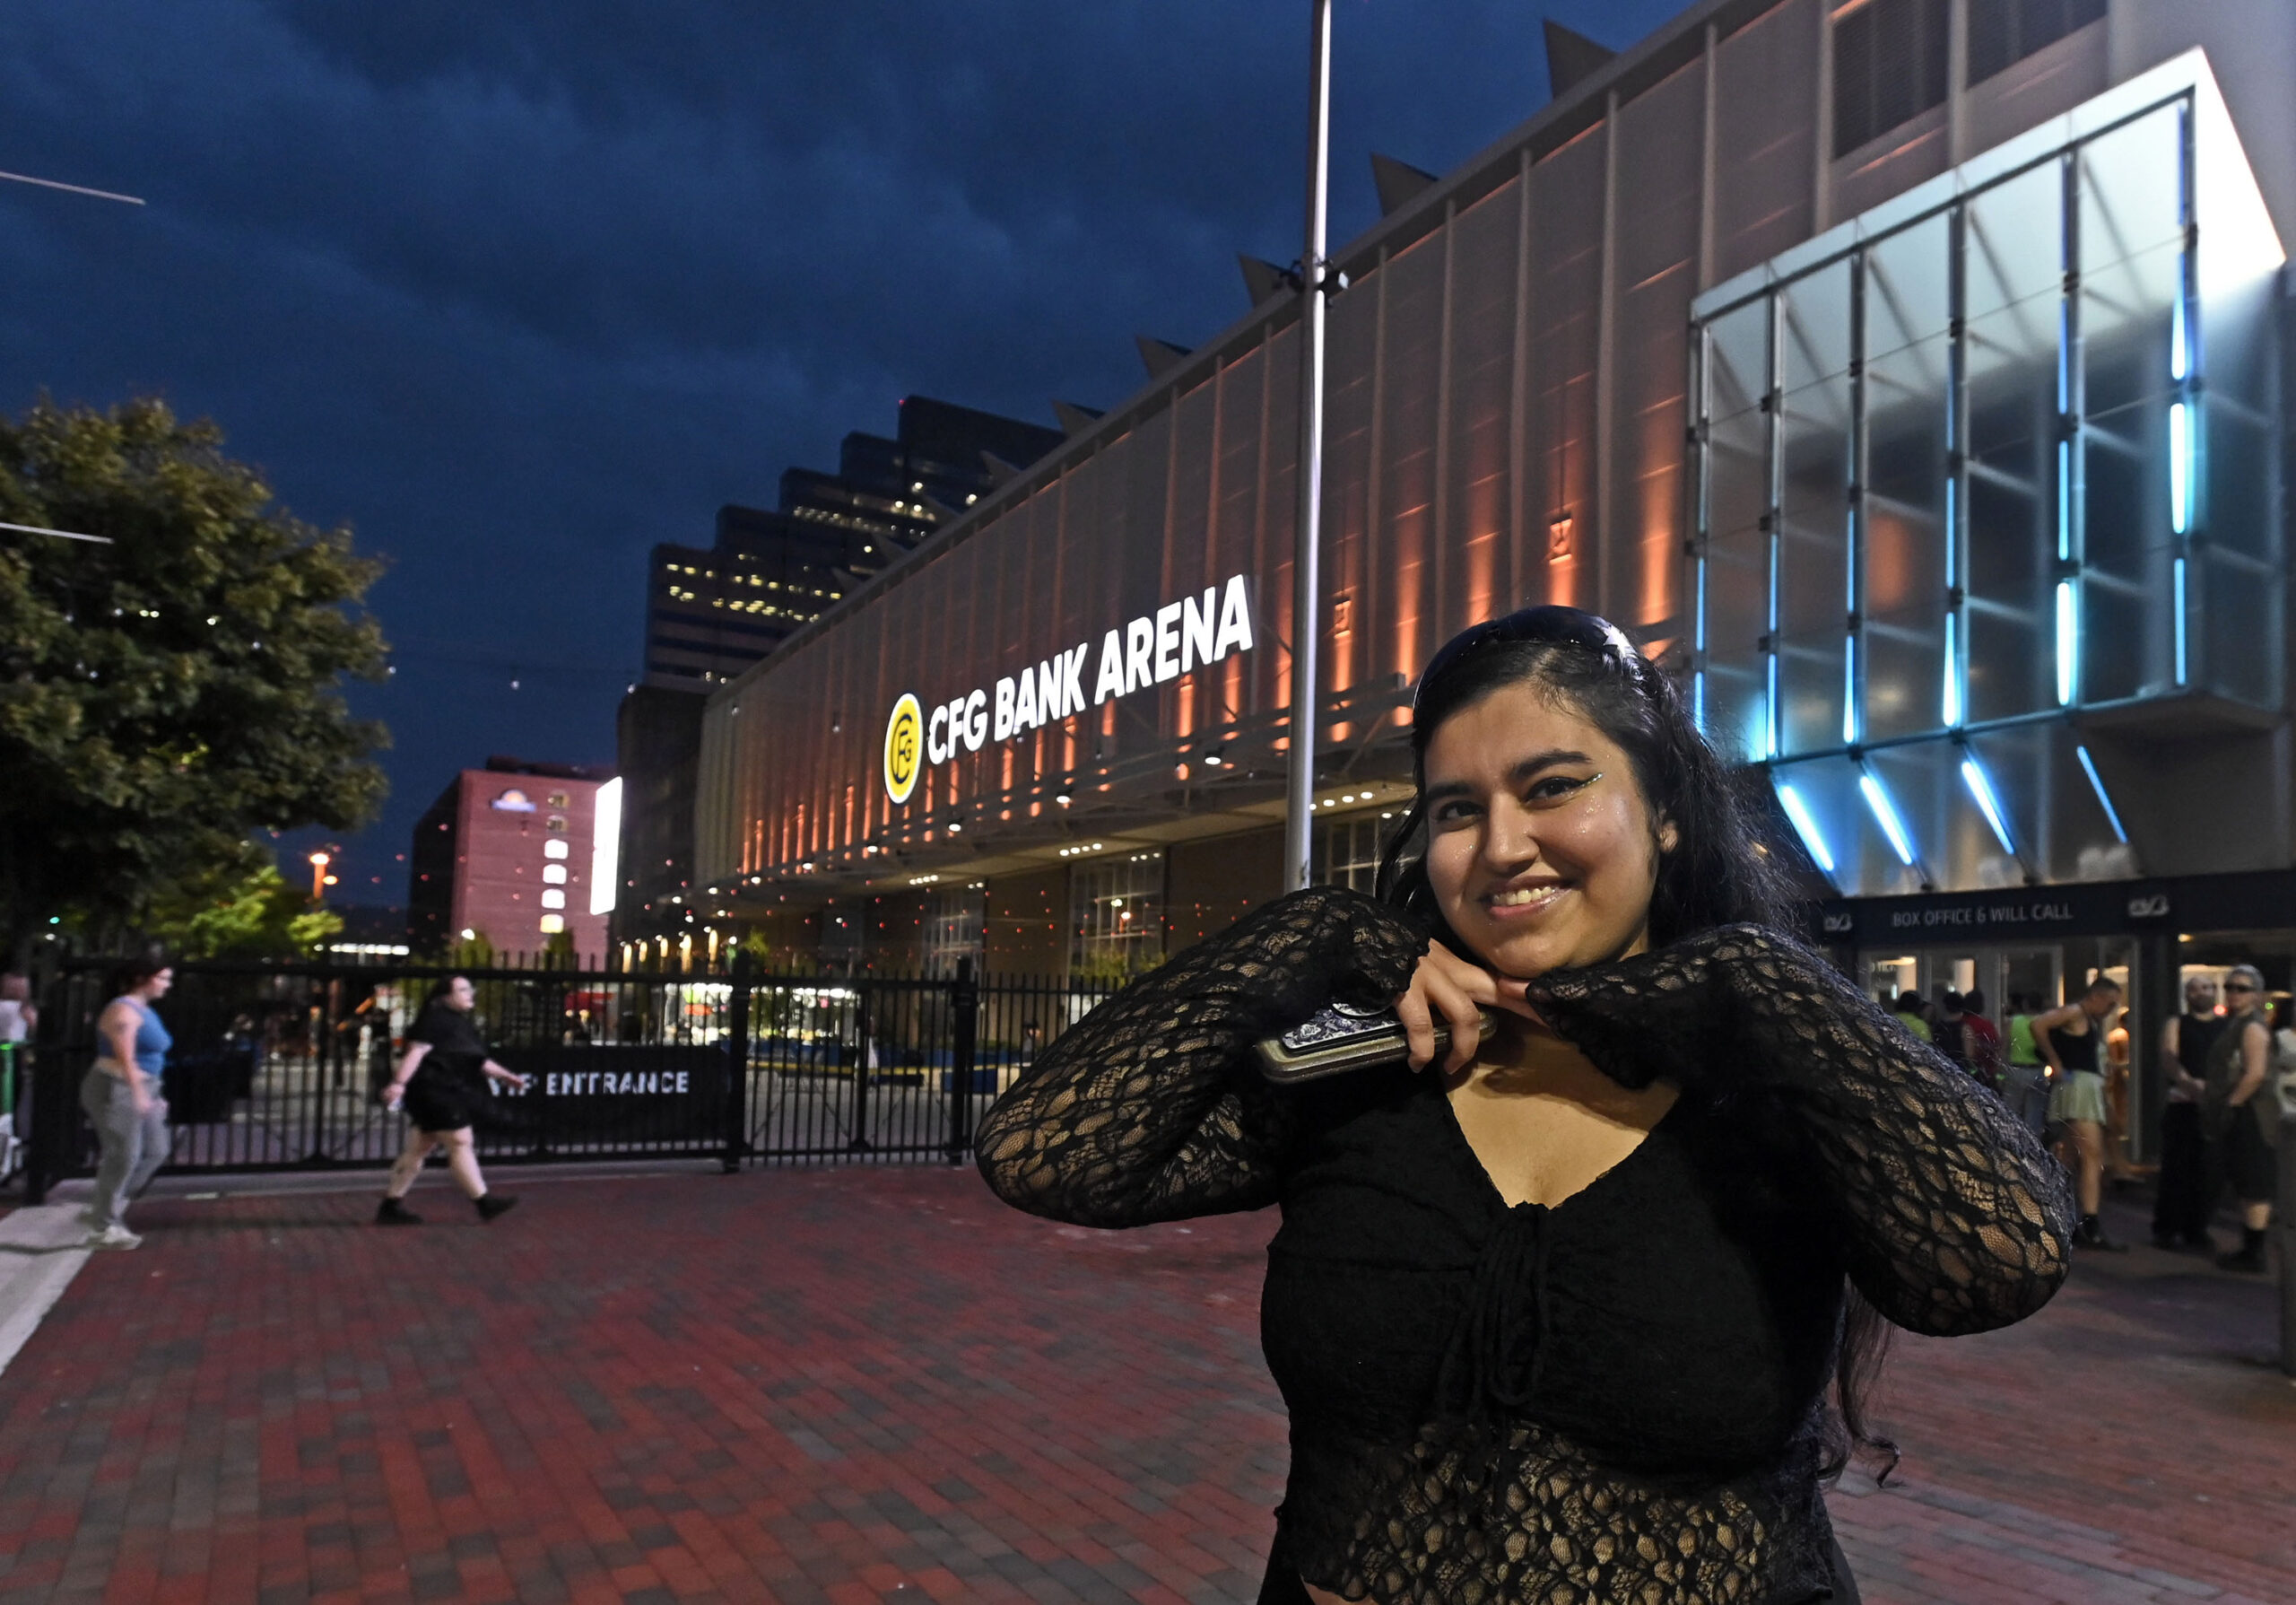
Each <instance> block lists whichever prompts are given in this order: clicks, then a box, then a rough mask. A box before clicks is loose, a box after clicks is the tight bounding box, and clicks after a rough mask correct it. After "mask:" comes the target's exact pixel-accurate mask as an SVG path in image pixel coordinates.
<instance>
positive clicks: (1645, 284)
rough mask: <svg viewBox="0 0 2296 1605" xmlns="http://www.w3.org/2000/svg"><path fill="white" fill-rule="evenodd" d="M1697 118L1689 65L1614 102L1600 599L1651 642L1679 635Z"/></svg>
mask: <svg viewBox="0 0 2296 1605" xmlns="http://www.w3.org/2000/svg"><path fill="white" fill-rule="evenodd" d="M1705 118H1706V87H1705V72H1704V68H1703V66H1702V65H1692V66H1688V67H1684V68H1683V69H1682V70H1681V71H1680V72H1677V73H1676V74H1674V76H1672V77H1671V78H1668V79H1666V80H1665V82H1664V83H1660V84H1658V85H1657V86H1656V87H1654V88H1652V89H1651V90H1649V91H1648V92H1645V93H1643V94H1640V95H1638V96H1637V97H1635V98H1634V99H1633V100H1629V101H1627V102H1626V103H1624V104H1623V105H1622V106H1621V107H1620V108H1619V109H1618V116H1617V118H1616V125H1615V126H1616V128H1617V137H1618V142H1619V149H1618V170H1619V173H1620V175H1621V184H1622V193H1621V196H1620V202H1621V205H1620V208H1619V214H1618V217H1617V221H1616V224H1615V231H1614V240H1615V249H1616V255H1617V259H1616V261H1615V262H1614V263H1613V265H1612V283H1611V293H1612V295H1613V298H1614V299H1615V301H1616V304H1617V309H1618V310H1617V314H1616V317H1615V319H1614V327H1615V333H1614V336H1613V339H1614V344H1615V352H1614V354H1613V359H1612V373H1613V388H1614V390H1615V394H1614V395H1613V397H1610V398H1608V405H1609V408H1610V412H1611V428H1612V431H1613V447H1612V461H1611V480H1612V483H1611V484H1610V486H1609V487H1608V490H1609V496H1610V509H1611V510H1610V514H1609V516H1608V517H1607V518H1606V519H1605V520H1604V540H1603V562H1604V565H1605V569H1606V570H1607V573H1606V574H1605V584H1604V586H1603V593H1604V596H1605V606H1606V607H1607V608H1608V609H1609V610H1610V615H1611V616H1612V617H1613V619H1615V620H1616V621H1617V622H1618V623H1620V624H1625V625H1628V626H1630V627H1631V628H1634V629H1635V630H1636V631H1637V632H1638V633H1639V634H1640V635H1641V636H1642V637H1643V638H1644V639H1645V641H1646V642H1647V643H1648V644H1650V645H1652V646H1657V645H1660V644H1663V643H1665V642H1670V641H1674V640H1676V639H1678V638H1679V637H1680V636H1681V634H1682V632H1683V605H1682V581H1683V556H1682V551H1683V545H1682V543H1683V536H1684V535H1685V534H1686V533H1687V523H1686V520H1685V519H1684V517H1683V484H1684V467H1685V458H1686V454H1685V453H1684V451H1683V420H1684V418H1685V417H1686V416H1688V406H1687V397H1686V396H1685V394H1684V385H1685V383H1686V380H1687V378H1688V374H1689V366H1690V365H1689V348H1688V345H1687V341H1688V336H1689V329H1690V302H1691V297H1692V295H1693V294H1694V293H1695V292H1696V291H1697V288H1698V285H1697V277H1698V250H1699V212H1700V184H1701V181H1702V176H1703V169H1704V165H1705V160H1704V153H1703V150H1702V148H1701V146H1702V142H1703V137H1704V135H1703V129H1704V126H1705ZM1628 175H1631V181H1632V186H1633V188H1632V200H1631V205H1629V204H1626V196H1625V192H1624V188H1623V187H1624V184H1625V183H1626V181H1627V176H1628Z"/></svg>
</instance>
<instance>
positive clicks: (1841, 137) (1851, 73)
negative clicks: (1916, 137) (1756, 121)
mask: <svg viewBox="0 0 2296 1605" xmlns="http://www.w3.org/2000/svg"><path fill="white" fill-rule="evenodd" d="M1948 10H1949V7H1948V6H1947V4H1946V0H1849V4H1847V5H1843V6H1840V7H1838V8H1837V9H1836V10H1835V12H1834V14H1833V153H1834V154H1835V155H1837V156H1847V155H1848V153H1850V152H1852V151H1854V150H1856V149H1857V147H1858V146H1859V145H1862V144H1865V143H1866V142H1867V141H1868V140H1873V139H1879V138H1880V137H1881V136H1882V135H1884V134H1887V133H1888V132H1889V131H1890V130H1891V129H1892V128H1894V127H1896V126H1898V125H1899V124H1900V123H1903V122H1908V121H1910V120H1911V119H1912V118H1917V117H1919V116H1920V115H1921V114H1922V113H1923V112H1925V111H1926V110H1928V109H1930V108H1931V107H1932V106H1942V105H1944V103H1945V50H1946V29H1945V19H1946V13H1947V11H1948Z"/></svg>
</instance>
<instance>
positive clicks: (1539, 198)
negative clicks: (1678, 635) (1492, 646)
mask: <svg viewBox="0 0 2296 1605" xmlns="http://www.w3.org/2000/svg"><path fill="white" fill-rule="evenodd" d="M1606 137H1607V135H1606V133H1605V130H1603V129H1601V128H1595V129H1591V130H1589V131H1588V132H1587V133H1586V134H1583V135H1580V136H1579V137H1578V138H1577V139H1575V140H1573V141H1572V142H1571V143H1570V144H1567V145H1565V146H1563V147H1562V148H1561V150H1559V151H1557V152H1555V153H1554V154H1553V155H1552V156H1549V157H1548V158H1547V159H1546V160H1545V161H1542V162H1540V163H1538V165H1537V166H1535V167H1534V168H1533V169H1532V170H1531V187H1532V196H1531V242H1532V246H1531V249H1532V254H1533V257H1534V261H1533V274H1532V282H1531V373H1530V389H1531V394H1530V405H1529V408H1528V416H1527V417H1526V419H1525V421H1524V424H1525V431H1526V442H1525V451H1524V477H1525V479H1526V482H1527V483H1526V486H1525V493H1524V516H1525V517H1526V519H1528V520H1529V521H1530V525H1531V528H1532V529H1533V530H1534V531H1544V535H1545V541H1544V550H1545V568H1546V575H1545V583H1544V586H1540V585H1538V584H1537V583H1536V582H1535V581H1534V582H1533V584H1532V585H1529V586H1526V587H1525V588H1524V589H1525V590H1526V592H1533V593H1535V595H1536V599H1537V600H1540V601H1546V602H1565V603H1569V604H1571V605H1572V606H1581V607H1592V606H1596V603H1597V600H1598V597H1597V592H1598V590H1599V589H1600V588H1599V584H1598V581H1597V578H1596V570H1595V563H1594V561H1593V560H1594V556H1595V552H1594V541H1595V531H1596V528H1597V527H1598V524H1599V510H1598V508H1597V507H1596V485H1595V371H1596V366H1597V362H1598V355H1599V347H1600V344H1601V319H1600V315H1599V314H1600V308H1601V304H1602V293H1603V170H1604V144H1605V139H1606ZM1526 599H1530V598H1527V597H1526Z"/></svg>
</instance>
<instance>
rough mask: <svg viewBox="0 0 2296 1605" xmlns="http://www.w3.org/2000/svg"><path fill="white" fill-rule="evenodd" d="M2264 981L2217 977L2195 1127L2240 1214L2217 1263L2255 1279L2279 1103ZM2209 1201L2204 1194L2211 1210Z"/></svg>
mask: <svg viewBox="0 0 2296 1605" xmlns="http://www.w3.org/2000/svg"><path fill="white" fill-rule="evenodd" d="M2265 1005H2266V999H2265V992H2264V977H2263V976H2262V975H2261V974H2259V973H2257V971H2256V970H2255V969H2254V968H2252V967H2251V966H2249V965H2248V964H2236V965H2234V966H2233V967H2232V969H2231V971H2230V972H2228V973H2226V975H2225V977H2224V1014H2225V1020H2224V1030H2223V1033H2222V1034H2221V1035H2220V1036H2218V1037H2217V1039H2216V1041H2215V1042H2214V1043H2213V1045H2211V1047H2210V1048H2209V1051H2208V1077H2207V1081H2206V1084H2205V1086H2204V1087H2203V1088H2202V1091H2201V1100H2200V1109H2201V1123H2202V1125H2203V1127H2204V1129H2205V1130H2206V1131H2207V1133H2208V1137H2209V1140H2210V1142H2211V1143H2212V1144H2213V1146H2214V1147H2215V1150H2216V1154H2217V1156H2218V1166H2219V1170H2220V1173H2221V1174H2222V1177H2223V1179H2224V1181H2225V1182H2229V1183H2230V1184H2231V1189H2232V1196H2233V1198H2234V1199H2236V1200H2238V1202H2239V1206H2240V1246H2239V1248H2237V1249H2235V1250H2233V1251H2232V1252H2231V1253H2229V1254H2220V1255H2218V1256H2217V1259H2216V1263H2217V1264H2218V1265H2220V1266H2222V1268H2223V1269H2226V1270H2245V1271H2250V1272H2254V1273H2256V1274H2258V1275H2261V1274H2262V1273H2263V1272H2264V1271H2265V1270H2266V1269H2267V1267H2266V1263H2265V1254H2264V1243H2265V1234H2266V1232H2267V1231H2268V1230H2269V1229H2270V1228H2271V1226H2272V1199H2273V1189H2274V1182H2275V1181H2276V1180H2277V1166H2276V1165H2275V1164H2274V1153H2273V1150H2274V1148H2275V1147H2278V1146H2279V1143H2280V1107H2279V1100H2278V1099H2276V1098H2275V1097H2274V1096H2273V1086H2272V1080H2273V1076H2272V1072H2273V1069H2274V1063H2273V1061H2274V1058H2275V1054H2274V1041H2273V1032H2272V1026H2271V1025H2270V1016H2269V1014H2268V1012H2267V1010H2266V1007H2265ZM2215 1198H2216V1193H2215V1191H2214V1190H2211V1191H2210V1194H2209V1201H2210V1202H2211V1204H2212V1205H2213V1203H2214V1201H2215Z"/></svg>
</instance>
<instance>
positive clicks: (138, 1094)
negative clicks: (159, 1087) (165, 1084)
mask: <svg viewBox="0 0 2296 1605" xmlns="http://www.w3.org/2000/svg"><path fill="white" fill-rule="evenodd" d="M127 1101H128V1103H130V1104H131V1105H133V1106H134V1108H135V1112H136V1113H138V1114H149V1113H151V1112H152V1083H151V1082H150V1080H149V1079H147V1078H146V1077H142V1076H130V1077H128V1078H127Z"/></svg>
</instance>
